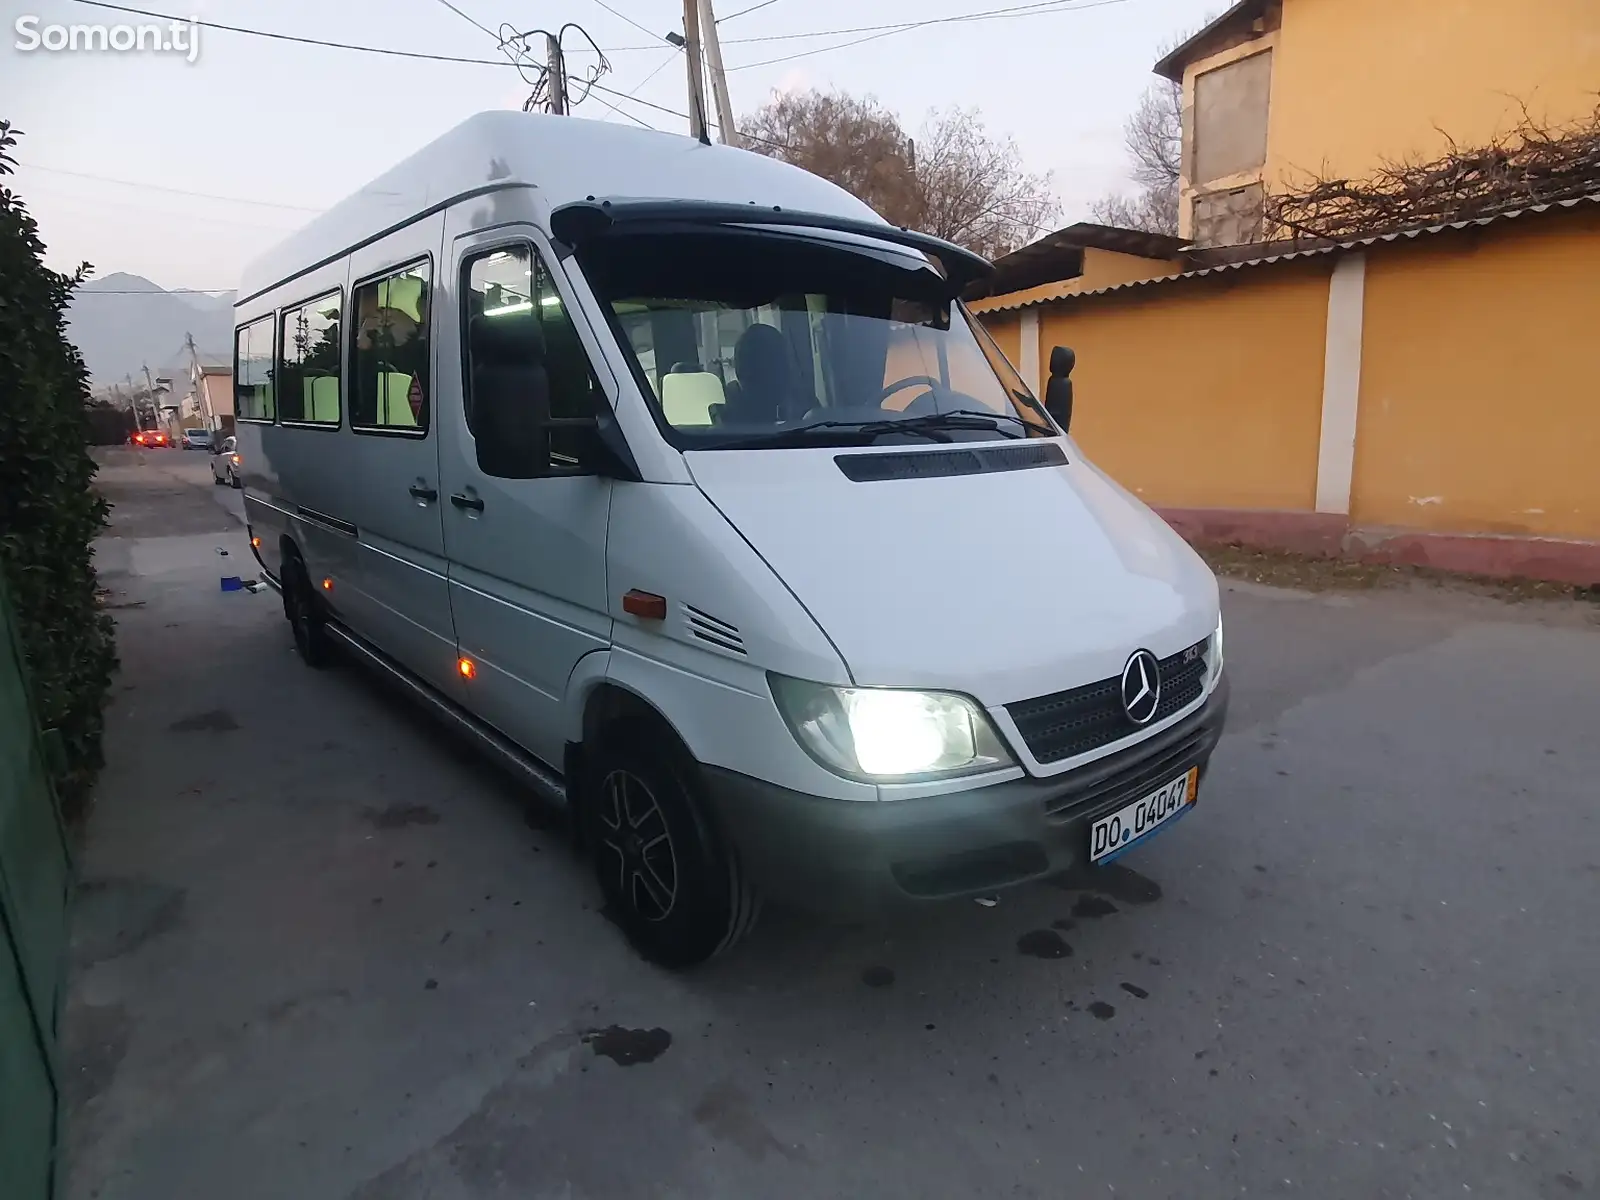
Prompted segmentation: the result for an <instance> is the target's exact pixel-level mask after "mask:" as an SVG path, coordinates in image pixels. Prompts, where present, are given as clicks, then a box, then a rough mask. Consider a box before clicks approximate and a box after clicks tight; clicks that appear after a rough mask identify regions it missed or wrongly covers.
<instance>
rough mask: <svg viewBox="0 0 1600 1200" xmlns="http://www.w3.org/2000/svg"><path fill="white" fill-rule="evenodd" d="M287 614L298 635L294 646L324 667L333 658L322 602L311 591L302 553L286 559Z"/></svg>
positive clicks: (309, 661) (315, 665) (318, 667)
mask: <svg viewBox="0 0 1600 1200" xmlns="http://www.w3.org/2000/svg"><path fill="white" fill-rule="evenodd" d="M283 615H284V616H285V617H287V618H288V620H289V629H290V631H291V632H292V633H293V634H294V648H295V651H296V652H297V653H298V654H299V655H300V658H301V661H303V662H304V663H305V664H306V666H308V667H312V668H314V669H316V670H319V671H320V670H321V669H322V668H324V667H326V666H327V665H328V664H329V663H331V662H332V661H333V643H332V641H330V639H329V638H328V625H327V619H326V617H325V616H324V614H323V611H322V601H321V600H320V599H318V597H317V595H316V593H315V592H313V591H312V590H311V577H310V576H309V575H308V574H307V573H306V568H305V564H304V563H302V562H301V561H300V557H299V555H290V556H286V557H285V558H284V563H283Z"/></svg>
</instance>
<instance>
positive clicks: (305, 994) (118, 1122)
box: [66, 451, 1600, 1200]
mask: <svg viewBox="0 0 1600 1200" xmlns="http://www.w3.org/2000/svg"><path fill="white" fill-rule="evenodd" d="M108 461H109V462H110V464H111V465H109V466H108V468H107V470H106V471H105V472H104V473H103V475H102V481H101V482H102V486H103V487H104V489H105V490H106V492H107V493H108V495H109V496H110V498H111V499H112V500H113V502H114V503H115V504H116V505H117V508H116V511H115V513H114V516H113V529H112V530H111V536H110V537H108V538H107V539H106V540H105V541H104V542H103V543H102V550H101V560H102V565H103V568H104V570H105V572H106V577H105V581H106V583H107V584H108V586H110V587H112V588H113V590H114V593H115V594H114V597H113V602H114V603H116V604H118V605H120V606H121V607H119V608H118V609H117V616H118V622H119V636H120V643H121V655H122V659H123V672H122V675H121V676H120V679H119V682H118V685H117V686H118V691H117V698H116V703H115V705H114V707H113V710H112V712H111V714H110V731H109V734H108V752H109V756H110V765H109V767H108V769H107V772H106V776H105V779H104V783H103V785H102V787H101V794H100V799H99V803H98V806H97V808H96V810H95V812H94V814H93V816H92V818H91V820H90V824H89V830H88V843H87V847H86V849H85V853H84V860H83V863H82V876H83V881H84V882H83V886H82V889H81V892H80V897H79V901H78V905H77V910H76V914H75V930H76V932H75V936H74V948H73V983H72V1001H71V1006H70V1009H69V1012H68V1014H67V1024H66V1028H67V1036H68V1041H69V1047H68V1067H69V1074H70V1078H71V1083H72V1093H71V1096H70V1100H71V1114H70V1118H69V1120H70V1124H69V1140H70V1174H69V1181H70V1182H69V1191H68V1194H69V1196H72V1197H82V1198H89V1197H97V1198H100V1200H144V1198H150V1200H172V1198H175V1197H185V1198H187V1197H212V1196H227V1197H229V1200H252V1198H255V1197H263V1198H266V1197H295V1198H297V1200H299V1198H308V1200H309V1198H315V1197H329V1198H334V1197H360V1198H364V1200H378V1198H393V1200H421V1198H423V1197H427V1198H430V1200H456V1198H461V1200H466V1198H474V1200H476V1198H487V1197H496V1198H499V1197H507V1198H509V1197H517V1198H519V1200H520V1198H540V1200H542V1198H545V1197H551V1198H555V1197H561V1198H584V1200H602V1198H604V1200H611V1198H619V1197H634V1196H640V1197H645V1196H648V1197H685V1198H687V1197H696V1198H722V1197H728V1198H735V1197H737V1198H740V1200H744V1198H753V1197H783V1198H785V1200H788V1198H810V1197H818V1198H821V1197H843V1196H851V1197H853V1196H872V1197H874V1198H883V1200H888V1198H899V1197H906V1198H912V1197H915V1198H919V1200H920V1198H935V1197H939V1198H942V1197H952V1198H953V1197H962V1198H971V1197H991V1196H992V1197H1001V1196H1004V1197H1017V1196H1028V1197H1031V1196H1038V1197H1052V1198H1054V1197H1062V1196H1072V1197H1078V1196H1086V1197H1092V1196H1115V1195H1123V1196H1136V1197H1149V1198H1158V1197H1183V1198H1185V1200H1197V1198H1206V1197H1220V1196H1238V1195H1260V1194H1263V1193H1264V1194H1268V1195H1308V1196H1326V1197H1340V1198H1343V1197H1363V1198H1366V1197H1373V1198H1377V1197H1395V1198H1399V1197H1418V1198H1421V1197H1444V1196H1462V1195H1468V1194H1478V1195H1484V1194H1487V1195H1492V1196H1514V1197H1570V1196H1575V1195H1582V1194H1587V1193H1590V1192H1595V1191H1600V1143H1597V1140H1596V1139H1595V1137H1594V1136H1593V1131H1594V1120H1595V1116H1594V1114H1596V1113H1597V1112H1600V1032H1597V1030H1600V1025H1597V1024H1596V1022H1595V1020H1594V1013H1595V1012H1597V1011H1600V927H1597V923H1596V922H1595V919H1594V915H1595V913H1596V911H1600V906H1597V901H1600V823H1597V817H1596V808H1597V807H1600V805H1597V798H1600V788H1597V786H1596V784H1595V780H1596V779H1597V778H1600V741H1597V739H1596V738H1595V736H1594V729H1595V725H1596V720H1595V716H1596V712H1597V711H1600V704H1597V702H1596V699H1595V688H1596V680H1600V624H1597V623H1596V621H1595V613H1596V610H1595V609H1594V608H1593V606H1581V605H1572V606H1567V605H1555V604H1550V605H1539V606H1517V607H1508V606H1504V605H1500V604H1497V603H1494V602H1490V601H1484V600H1479V599H1476V598H1469V597H1463V596H1457V595H1453V594H1451V593H1448V592H1441V591H1431V590H1430V591H1423V592H1419V593H1417V594H1415V595H1405V594H1393V593H1381V594H1374V595H1364V596H1359V597H1356V596H1338V595H1329V596H1311V595H1305V594H1300V593H1291V592H1282V591H1274V590H1269V589H1265V588H1257V587H1250V586H1248V585H1244V584H1233V585H1230V590H1229V591H1228V592H1227V596H1226V605H1227V621H1228V652H1229V671H1230V672H1231V674H1232V677H1233V687H1234V706H1235V707H1234V711H1233V716H1232V718H1231V726H1230V733H1229V735H1228V737H1227V738H1226V739H1225V741H1224V742H1223V745H1222V747H1221V749H1220V750H1219V752H1218V756H1217V759H1216V763H1215V771H1214V772H1213V774H1212V775H1211V777H1210V779H1209V782H1208V786H1207V789H1206V790H1205V792H1204V793H1203V794H1202V797H1201V803H1200V806H1199V809H1198V811H1196V812H1195V813H1194V814H1193V815H1191V816H1190V817H1189V818H1188V819H1186V820H1185V821H1183V822H1182V823H1181V824H1180V825H1179V826H1178V827H1176V828H1175V829H1173V830H1172V831H1170V832H1169V833H1166V834H1164V835H1162V836H1161V837H1159V838H1157V839H1156V840H1155V841H1154V842H1153V843H1152V844H1151V845H1150V846H1149V847H1148V848H1146V849H1144V850H1142V851H1140V852H1137V853H1136V854H1134V855H1132V856H1130V858H1129V860H1128V861H1127V866H1126V867H1125V868H1120V869H1113V870H1111V871H1109V872H1107V873H1105V874H1103V875H1100V876H1098V877H1095V878H1093V879H1087V880H1077V881H1072V882H1073V883H1074V885H1075V886H1072V887H1056V886H1040V887H1037V888H1033V889H1028V890H1025V891H1022V892H1017V893H1008V894H1006V895H1005V896H1004V897H1002V898H1001V900H1000V902H999V903H998V904H997V905H996V906H994V907H984V906H980V905H976V904H963V905H959V906H956V907H954V908H951V909H947V910H942V911H940V912H938V913H936V914H929V915H927V916H924V917H919V918H916V919H908V920H904V921H901V922H898V923H895V924H893V925H889V926H870V927H859V928H850V927H837V926H831V925H820V924H817V923H815V922H812V921H809V920H804V919H801V918H797V917H789V916H784V915H783V914H775V915H773V916H772V918H771V919H769V920H768V921H766V922H764V924H763V925H762V927H760V928H759V929H758V930H757V932H756V934H755V935H754V938H753V940H752V941H751V942H750V943H749V944H748V945H747V946H745V947H744V948H742V949H741V950H740V951H739V952H738V953H736V954H735V955H734V956H732V957H731V958H729V959H727V960H726V961H720V962H718V963H715V964H713V965H712V966H711V967H710V968H708V969H706V970H703V971H701V972H698V973H695V974H692V975H688V976H672V975H667V974H663V973H661V972H658V971H656V970H654V969H652V968H650V967H648V966H646V965H644V964H643V963H641V962H639V961H638V960H637V959H636V958H634V957H633V956H632V954H631V953H630V952H629V951H628V949H627V948H626V946H625V945H624V944H623V943H622V941H621V939H620V937H619V936H618V935H617V934H616V932H615V931H614V930H613V929H612V928H611V926H610V925H609V924H608V923H607V922H606V921H605V919H604V918H603V917H602V916H601V915H600V913H599V912H598V911H597V908H598V905H597V890H596V889H595V888H594V887H593V885H592V884H591V882H590V880H589V878H588V876H587V874H586V872H585V870H584V868H583V866H582V865H581V864H580V863H577V862H576V861H574V860H573V859H572V857H571V856H570V854H569V853H568V852H567V850H566V849H565V842H564V840H563V837H562V835H561V834H560V832H559V831H558V830H555V829H552V828H550V827H549V823H548V821H547V819H546V818H545V817H544V815H543V814H540V813H539V812H538V811H537V810H530V809H529V808H528V806H527V804H526V802H525V800H524V798H523V797H522V796H521V795H520V794H519V793H518V792H517V790H516V788H515V787H514V786H512V785H511V784H509V783H507V782H506V781H504V780H503V779H502V778H501V777H500V776H499V775H497V774H496V773H494V772H493V771H492V770H490V769H489V768H487V767H484V766H481V765H479V764H478V763H477V762H475V761H474V760H472V759H471V758H469V757H467V756H465V755H464V754H463V753H462V752H461V751H459V750H457V749H456V748H455V747H454V746H453V745H452V744H451V743H450V742H449V741H447V740H445V739H443V738H442V737H440V736H438V735H437V734H436V733H435V731H434V730H433V729H432V728H431V727H430V726H429V725H427V724H426V723H425V722H424V721H423V720H421V719H420V718H418V717H416V716H414V715H413V714H412V713H411V712H410V710H408V709H407V708H406V707H404V706H403V705H401V704H400V703H398V702H396V701H392V700H391V699H389V698H388V697H387V696H386V695H385V694H384V693H383V692H381V691H380V690H378V689H377V688H375V687H374V686H372V685H371V684H369V683H368V682H367V681H366V680H365V679H364V678H363V677H362V676H360V675H359V674H357V673H356V672H355V671H354V670H353V669H350V668H339V669H335V670H333V671H329V672H322V673H317V672H312V671H309V670H307V669H306V668H305V667H303V666H302V665H301V664H300V663H299V661H298V659H297V658H296V657H295V655H294V654H293V651H292V649H291V648H290V642H289V637H288V630H287V626H286V625H285V624H284V622H283V620H282V616H281V611H280V608H279V603H278V600H277V598H276V596H275V595H274V594H273V593H271V592H270V591H264V592H262V593H260V594H258V595H252V594H251V593H249V592H236V593H223V592H221V591H220V590H219V588H218V578H219V576H221V575H224V574H245V575H249V574H252V573H253V572H252V571H251V570H250V568H251V567H253V565H254V564H253V560H251V559H250V557H249V554H248V547H247V546H246V545H245V539H244V533H243V529H242V528H241V527H240V526H239V524H238V523H237V521H236V519H235V517H234V515H233V514H232V513H231V512H230V511H229V509H230V506H232V505H235V504H237V496H236V495H235V494H233V493H231V492H228V491H226V490H225V489H211V488H210V487H209V485H208V484H207V483H206V482H205V478H206V477H205V475H204V474H203V460H202V459H201V456H199V455H193V456H190V457H189V459H188V461H185V459H184V457H183V456H181V454H180V453H179V452H176V451H169V452H164V453H160V452H157V453H150V454H146V455H144V456H143V461H142V463H141V462H140V460H139V459H138V458H136V457H135V456H134V455H133V454H131V453H127V452H114V453H112V454H111V455H108ZM191 464H193V465H191ZM191 475H192V476H193V477H192V478H191ZM219 547H220V548H222V549H226V550H227V551H228V556H227V557H226V558H223V557H221V556H218V555H217V553H216V551H217V549H218V548H219Z"/></svg>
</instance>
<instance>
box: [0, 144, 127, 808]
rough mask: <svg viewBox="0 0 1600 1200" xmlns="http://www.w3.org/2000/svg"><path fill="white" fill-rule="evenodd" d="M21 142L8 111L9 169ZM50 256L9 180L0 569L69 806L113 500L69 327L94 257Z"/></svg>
mask: <svg viewBox="0 0 1600 1200" xmlns="http://www.w3.org/2000/svg"><path fill="white" fill-rule="evenodd" d="M16 141H17V139H16V134H15V132H14V131H13V130H12V128H11V125H10V122H8V121H0V179H3V177H4V176H7V175H10V174H11V173H12V171H13V169H14V166H15V160H14V159H13V158H12V157H11V154H10V151H11V148H12V147H13V146H15V145H16ZM43 256H44V243H43V242H41V241H40V240H39V226H38V223H37V222H36V221H35V220H34V219H33V218H32V217H31V216H30V215H29V214H28V211H27V209H26V207H24V205H23V203H22V200H21V199H20V198H19V197H18V196H17V195H16V194H15V193H13V192H11V191H10V190H9V189H8V188H6V187H4V186H3V185H0V570H4V572H5V578H6V584H7V586H8V589H9V591H10V593H11V603H12V606H13V608H14V609H15V615H16V618H17V625H18V633H19V634H20V640H21V642H22V646H23V652H24V654H25V655H26V656H27V660H28V667H29V673H30V676H31V682H32V685H33V693H34V698H35V701H36V702H37V704H38V709H39V719H40V724H41V725H42V726H43V727H44V728H45V729H46V730H47V731H53V732H54V737H53V739H52V740H53V741H55V742H56V743H57V744H58V745H59V747H60V749H61V751H62V753H61V754H60V755H59V760H58V761H57V762H55V763H54V764H53V769H54V773H55V775H56V779H55V782H56V787H57V794H58V795H59V796H60V797H61V800H62V805H63V808H64V809H65V810H66V812H67V815H68V816H69V817H70V816H72V815H75V814H76V813H77V812H79V811H81V808H82V806H83V804H84V803H85V802H86V800H87V798H88V795H89V789H90V788H91V787H92V786H93V784H94V779H95V775H96V773H97V772H98V771H99V769H100V767H101V765H102V762H103V759H102V757H101V749H100V735H101V730H102V728H103V725H104V721H103V712H104V708H105V701H106V692H107V690H108V689H109V687H110V683H111V673H112V671H113V670H115V668H116V665H117V663H116V652H115V634H114V628H113V625H112V622H111V618H110V616H109V615H108V614H107V613H105V612H103V611H102V610H101V607H100V603H99V600H98V599H97V597H96V589H95V575H94V568H93V566H92V564H91V557H90V556H91V544H92V542H93V540H94V538H95V535H96V534H97V533H98V532H99V531H100V529H101V528H102V526H104V524H105V520H106V504H105V501H104V500H102V499H100V497H98V496H97V495H95V493H94V492H93V490H91V487H90V484H91V482H92V480H93V478H94V472H95V464H94V460H93V459H91V458H90V457H89V449H88V444H87V443H88V418H87V415H86V413H85V405H86V404H87V403H88V372H87V371H86V370H85V369H84V365H83V358H82V356H81V355H79V353H78V350H77V347H75V346H73V344H72V343H71V342H69V341H68V340H67V333H66V309H67V305H68V304H69V303H70V301H71V298H72V290H73V288H74V287H76V286H77V285H78V284H79V283H81V282H82V281H83V279H84V278H85V277H86V276H87V274H88V271H89V266H88V264H87V263H85V264H84V265H83V266H80V267H79V268H78V269H77V271H75V272H74V273H73V274H71V275H62V274H60V273H59V272H56V271H52V270H50V269H49V268H47V267H46V266H45V265H44V257H43Z"/></svg>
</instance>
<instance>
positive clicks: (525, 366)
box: [461, 243, 604, 479]
mask: <svg viewBox="0 0 1600 1200" xmlns="http://www.w3.org/2000/svg"><path fill="white" fill-rule="evenodd" d="M461 274H462V305H463V311H462V345H463V347H464V353H463V355H462V358H463V360H464V368H465V372H466V379H465V387H464V389H463V394H464V396H465V398H466V417H467V427H468V428H469V429H470V430H471V431H472V436H473V440H474V441H475V442H476V443H477V450H478V465H479V467H481V468H482V469H483V471H484V473H485V474H488V475H494V476H497V477H499V478H502V479H534V478H537V477H538V476H541V475H549V474H552V473H554V474H570V473H572V472H573V471H576V470H577V469H578V462H579V439H580V438H581V437H582V436H583V434H584V430H585V429H588V428H592V427H593V426H594V424H595V419H596V414H597V413H598V412H599V411H600V409H599V405H600V404H602V403H604V399H603V395H602V393H601V391H600V384H599V382H598V381H597V380H596V379H595V375H594V371H593V369H592V368H591V367H590V364H589V356H588V354H587V353H585V351H584V348H583V343H582V342H581V341H579V339H578V331H577V329H576V328H574V326H573V324H572V317H571V316H570V315H569V314H568V312H567V310H566V306H565V305H564V304H563V302H562V300H561V295H560V293H559V292H557V291H556V289H555V285H554V283H553V281H552V280H551V278H550V273H549V271H548V270H547V269H546V267H545V265H544V261H543V260H542V259H541V258H540V257H539V255H538V253H537V252H536V251H535V250H534V249H533V248H532V247H531V246H529V245H527V244H526V243H523V244H519V245H514V246H503V247H500V248H498V249H495V250H489V251H485V252H483V253H481V254H476V255H474V256H472V257H471V258H468V259H467V260H466V261H465V262H464V263H463V264H462V268H461Z"/></svg>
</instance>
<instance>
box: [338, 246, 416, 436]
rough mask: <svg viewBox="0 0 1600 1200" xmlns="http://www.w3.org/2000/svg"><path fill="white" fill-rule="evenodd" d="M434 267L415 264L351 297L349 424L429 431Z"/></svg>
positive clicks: (388, 430)
mask: <svg viewBox="0 0 1600 1200" xmlns="http://www.w3.org/2000/svg"><path fill="white" fill-rule="evenodd" d="M428 283H429V268H428V264H427V263H425V262H421V263H413V264H412V265H411V266H409V267H404V268H402V269H401V270H399V271H396V272H395V273H394V274H392V275H388V276H386V277H384V278H383V279H375V280H372V281H370V282H368V283H364V284H362V285H361V286H360V287H358V288H356V290H355V292H354V294H353V295H352V296H351V298H350V307H351V310H352V321H353V336H352V338H351V346H350V424H351V426H352V427H354V428H356V429H361V430H369V431H374V430H381V431H383V432H386V433H402V432H403V433H411V434H416V435H418V436H421V435H424V434H426V433H427V432H428V418H429V409H430V407H431V405H430V396H431V393H432V390H433V389H432V388H431V387H430V386H429V385H430V374H429V357H428V344H429V337H428V301H429V298H430V297H429V288H428Z"/></svg>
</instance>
